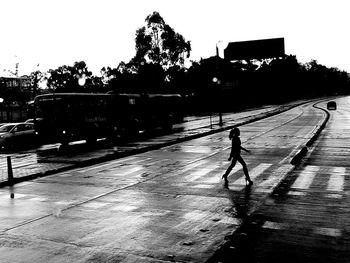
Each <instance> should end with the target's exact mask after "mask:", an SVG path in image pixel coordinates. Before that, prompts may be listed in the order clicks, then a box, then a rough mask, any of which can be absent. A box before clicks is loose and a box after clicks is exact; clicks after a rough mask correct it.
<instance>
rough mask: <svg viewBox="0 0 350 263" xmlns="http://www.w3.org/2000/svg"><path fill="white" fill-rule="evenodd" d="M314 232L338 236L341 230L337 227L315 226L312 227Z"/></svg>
mask: <svg viewBox="0 0 350 263" xmlns="http://www.w3.org/2000/svg"><path fill="white" fill-rule="evenodd" d="M314 233H316V234H320V235H323V236H331V237H340V236H341V230H340V229H337V228H328V227H316V228H315V229H314Z"/></svg>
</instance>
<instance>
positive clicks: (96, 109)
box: [34, 93, 181, 145]
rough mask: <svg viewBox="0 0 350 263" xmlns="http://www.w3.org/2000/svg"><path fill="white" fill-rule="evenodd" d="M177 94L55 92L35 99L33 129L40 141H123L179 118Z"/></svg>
mask: <svg viewBox="0 0 350 263" xmlns="http://www.w3.org/2000/svg"><path fill="white" fill-rule="evenodd" d="M180 103H181V96H180V95H178V94H142V95H141V94H113V93H108V94H89V93H54V94H45V95H39V96H37V97H36V98H35V100H34V127H35V131H36V132H37V134H38V137H39V139H41V140H42V142H50V143H57V142H59V143H61V144H63V145H65V144H68V143H69V142H72V141H78V140H86V141H87V142H88V143H93V142H95V141H96V140H97V139H99V138H111V139H113V138H122V137H124V136H127V135H130V134H135V133H138V132H139V131H142V130H149V129H152V128H155V127H163V128H170V127H172V125H173V123H174V122H176V121H178V120H179V119H180V118H181V117H179V116H181V114H179V110H180V109H181V105H180Z"/></svg>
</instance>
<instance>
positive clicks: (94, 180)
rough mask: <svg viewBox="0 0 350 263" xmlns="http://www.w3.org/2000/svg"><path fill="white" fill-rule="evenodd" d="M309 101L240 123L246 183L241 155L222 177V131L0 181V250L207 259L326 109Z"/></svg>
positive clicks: (65, 257)
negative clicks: (249, 182)
mask: <svg viewBox="0 0 350 263" xmlns="http://www.w3.org/2000/svg"><path fill="white" fill-rule="evenodd" d="M311 105H312V104H309V105H305V106H302V107H298V108H295V109H292V110H290V111H288V112H285V113H282V114H279V115H277V116H274V117H270V118H267V119H264V120H262V121H258V122H254V123H251V124H247V125H244V126H241V127H240V129H241V140H242V143H243V145H244V147H245V148H248V149H249V150H251V154H247V155H244V159H245V160H246V162H247V165H248V169H249V171H250V173H251V177H252V179H253V180H254V185H253V186H252V187H250V188H246V187H245V184H244V183H243V182H244V181H243V178H244V175H243V173H242V170H241V169H240V168H241V167H240V165H239V164H237V168H235V169H233V171H232V172H231V175H230V176H229V177H228V180H229V187H228V188H225V187H223V182H222V180H221V176H222V174H223V173H224V171H225V170H226V168H227V166H228V165H229V162H228V161H227V158H228V156H229V152H230V141H229V139H228V131H224V132H220V133H216V134H213V135H209V136H205V137H201V138H197V139H193V140H190V141H186V142H182V143H179V144H174V145H170V146H168V147H163V148H160V149H157V150H154V151H149V152H146V153H142V154H138V155H134V156H130V157H127V158H122V159H118V160H113V161H109V162H106V163H100V164H96V165H92V166H90V167H84V168H78V169H74V170H72V171H66V172H64V173H58V174H57V175H53V176H47V177H44V178H40V179H37V180H34V181H31V182H26V183H21V184H18V185H15V186H14V187H12V188H4V189H0V209H1V210H2V213H1V215H0V228H1V234H0V244H1V245H2V247H4V248H5V249H4V250H5V251H3V253H1V254H0V259H6V260H8V259H11V258H13V257H14V255H17V258H22V259H23V258H25V259H29V260H27V262H35V261H36V262H39V261H43V262H50V261H51V262H53V261H57V262H64V261H70V262H88V261H95V262H107V261H111V262H113V261H115V262H164V261H165V262H169V261H177V262H204V261H206V260H207V259H208V258H210V257H211V256H212V255H213V254H214V252H215V251H216V250H217V248H218V247H219V246H220V244H222V242H223V241H224V237H225V235H227V234H230V233H232V232H233V231H234V230H236V229H237V228H238V227H239V226H240V224H241V222H242V220H244V219H245V218H246V217H248V216H250V215H251V214H252V213H253V212H254V211H255V210H256V209H257V208H258V207H259V205H260V204H261V202H262V201H263V200H264V199H265V198H266V196H267V195H268V194H269V193H271V191H272V189H273V188H274V187H275V186H276V185H277V184H278V183H279V182H280V181H281V180H282V179H283V178H284V176H285V175H286V174H287V173H288V172H290V171H291V169H292V168H293V167H292V166H291V165H290V164H289V161H290V157H291V156H292V155H293V153H295V152H296V151H297V150H298V147H299V146H300V145H303V144H305V142H306V141H307V140H308V139H309V138H310V136H311V134H312V131H313V130H314V128H315V126H317V125H319V124H320V123H321V122H322V121H323V119H324V114H323V112H322V111H319V110H317V109H315V108H313V107H312V106H311ZM10 192H13V193H14V195H15V198H13V199H11V198H10V197H9V193H10ZM7 240H12V242H11V244H9V242H8V241H7ZM19 242H20V245H19ZM14 244H18V245H14ZM10 246H11V249H10ZM34 252H35V253H34Z"/></svg>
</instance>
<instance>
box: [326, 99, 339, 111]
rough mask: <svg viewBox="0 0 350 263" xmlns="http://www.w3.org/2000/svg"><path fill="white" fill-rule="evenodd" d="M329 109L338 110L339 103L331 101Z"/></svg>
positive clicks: (328, 104) (328, 105)
mask: <svg viewBox="0 0 350 263" xmlns="http://www.w3.org/2000/svg"><path fill="white" fill-rule="evenodd" d="M327 109H328V110H336V109H337V103H336V102H335V101H329V102H328V103H327Z"/></svg>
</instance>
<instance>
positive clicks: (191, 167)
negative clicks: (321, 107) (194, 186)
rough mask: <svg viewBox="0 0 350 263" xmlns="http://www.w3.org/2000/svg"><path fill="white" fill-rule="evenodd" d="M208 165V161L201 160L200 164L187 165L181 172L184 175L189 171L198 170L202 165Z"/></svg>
mask: <svg viewBox="0 0 350 263" xmlns="http://www.w3.org/2000/svg"><path fill="white" fill-rule="evenodd" d="M207 163H208V161H207V160H201V161H198V162H194V163H191V164H188V165H186V168H184V169H181V172H182V173H184V172H187V171H189V170H191V169H193V168H196V167H198V166H201V165H205V164H207Z"/></svg>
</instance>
